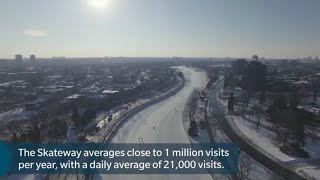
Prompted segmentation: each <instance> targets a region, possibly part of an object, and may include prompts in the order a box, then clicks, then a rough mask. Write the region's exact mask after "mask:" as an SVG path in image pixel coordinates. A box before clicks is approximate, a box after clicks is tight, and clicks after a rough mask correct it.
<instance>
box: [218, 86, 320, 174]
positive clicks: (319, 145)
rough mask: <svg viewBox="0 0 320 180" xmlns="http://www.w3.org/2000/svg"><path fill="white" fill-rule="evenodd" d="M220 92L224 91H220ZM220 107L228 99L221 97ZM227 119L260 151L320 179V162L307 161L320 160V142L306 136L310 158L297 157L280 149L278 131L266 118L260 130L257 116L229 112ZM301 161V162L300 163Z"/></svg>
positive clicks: (225, 103)
mask: <svg viewBox="0 0 320 180" xmlns="http://www.w3.org/2000/svg"><path fill="white" fill-rule="evenodd" d="M220 94H222V92H221V91H220ZM219 101H220V103H221V104H220V107H221V108H226V106H227V104H228V103H227V100H226V99H219ZM226 118H227V120H229V123H230V124H233V125H234V126H233V128H234V130H235V131H236V132H238V133H239V134H240V135H242V136H244V137H245V138H247V139H248V140H249V141H250V142H251V143H252V144H253V145H255V146H256V147H257V148H258V149H259V150H260V151H262V152H264V153H265V154H267V155H268V156H270V157H272V158H275V159H278V160H280V161H282V162H285V163H286V164H288V165H291V166H295V167H296V171H297V172H299V173H301V174H303V175H304V176H305V177H308V178H309V179H310V178H311V179H312V178H315V179H320V170H319V167H320V166H319V163H318V165H317V166H310V165H308V164H307V163H308V162H312V161H319V160H320V154H319V152H320V142H319V141H315V142H313V141H311V140H310V138H306V144H305V146H304V149H305V150H306V151H307V152H308V153H309V155H310V158H307V159H304V158H297V157H292V156H288V155H286V154H284V153H283V152H281V151H280V150H279V146H280V144H279V142H277V141H276V133H275V132H274V131H273V130H272V128H271V127H272V124H271V123H270V122H267V121H266V120H265V119H264V118H261V121H260V122H261V125H260V126H259V131H258V132H257V131H256V124H255V123H254V122H255V121H256V119H255V117H252V118H251V121H248V117H247V116H246V120H244V119H243V118H242V117H239V116H236V115H231V114H228V115H226ZM299 163H300V164H299Z"/></svg>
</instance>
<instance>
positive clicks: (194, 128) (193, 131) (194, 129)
mask: <svg viewBox="0 0 320 180" xmlns="http://www.w3.org/2000/svg"><path fill="white" fill-rule="evenodd" d="M198 132H199V129H198V124H197V122H196V121H190V127H189V129H188V134H189V136H191V137H196V136H198Z"/></svg>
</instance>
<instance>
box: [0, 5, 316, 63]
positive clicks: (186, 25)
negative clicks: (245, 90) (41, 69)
mask: <svg viewBox="0 0 320 180" xmlns="http://www.w3.org/2000/svg"><path fill="white" fill-rule="evenodd" d="M0 23H1V27H0V31H1V33H0V58H13V56H14V54H16V53H20V54H23V55H24V56H29V55H30V54H32V53H34V54H36V55H37V56H38V57H51V56H67V57H93V56H162V57H164V56H166V57H168V56H193V57H200V56H201V57H227V56H228V57H251V55H253V54H258V55H259V56H265V57H278V58H285V57H306V56H313V57H314V56H320V0H0Z"/></svg>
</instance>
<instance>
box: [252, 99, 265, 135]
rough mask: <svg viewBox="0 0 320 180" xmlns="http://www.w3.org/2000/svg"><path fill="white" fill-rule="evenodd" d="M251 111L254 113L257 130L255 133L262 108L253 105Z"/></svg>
mask: <svg viewBox="0 0 320 180" xmlns="http://www.w3.org/2000/svg"><path fill="white" fill-rule="evenodd" d="M252 111H253V112H254V113H255V115H256V120H257V121H256V128H257V132H258V131H259V127H260V124H261V117H262V115H263V112H264V111H263V108H262V107H261V106H260V105H254V106H253V107H252Z"/></svg>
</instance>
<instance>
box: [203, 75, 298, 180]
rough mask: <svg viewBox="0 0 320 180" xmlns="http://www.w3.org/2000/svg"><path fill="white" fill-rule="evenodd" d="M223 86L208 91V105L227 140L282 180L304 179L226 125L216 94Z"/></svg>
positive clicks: (219, 83)
mask: <svg viewBox="0 0 320 180" xmlns="http://www.w3.org/2000/svg"><path fill="white" fill-rule="evenodd" d="M222 86H223V81H219V82H218V83H217V85H216V86H214V88H212V89H211V90H210V92H209V93H210V94H209V105H210V109H211V111H212V114H214V116H215V117H216V119H217V120H218V122H219V125H220V127H221V128H222V130H223V131H224V133H225V134H226V135H227V136H228V137H229V139H230V140H231V141H232V142H233V143H235V144H237V145H238V147H239V148H240V149H241V150H242V151H244V152H245V153H247V154H248V155H249V156H251V157H252V158H253V159H254V160H256V161H257V162H258V163H260V164H262V165H263V166H265V167H266V168H268V169H269V170H271V171H272V172H274V173H275V174H277V175H281V177H283V178H284V179H292V180H296V179H297V180H300V179H304V178H303V177H302V176H300V175H298V174H297V173H296V172H294V171H293V170H291V169H289V168H288V167H287V166H286V165H285V164H284V163H282V162H280V161H277V160H275V159H272V158H270V157H268V156H267V155H265V154H264V153H263V152H261V151H259V150H258V149H256V148H255V147H254V146H253V145H251V144H250V143H249V142H248V141H246V140H245V139H244V138H243V137H241V136H239V135H238V133H237V132H235V130H234V128H232V126H231V125H230V123H228V121H227V120H226V117H225V114H224V110H223V109H221V108H220V106H219V102H218V98H217V95H218V92H219V89H221V87H222Z"/></svg>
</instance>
